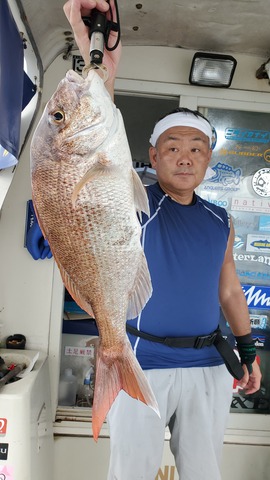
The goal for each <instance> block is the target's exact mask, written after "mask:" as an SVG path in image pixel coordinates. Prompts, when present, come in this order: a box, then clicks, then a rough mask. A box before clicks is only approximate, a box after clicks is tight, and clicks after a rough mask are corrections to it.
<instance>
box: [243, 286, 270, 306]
mask: <svg viewBox="0 0 270 480" xmlns="http://www.w3.org/2000/svg"><path fill="white" fill-rule="evenodd" d="M242 289H243V292H244V294H245V297H246V300H247V304H248V308H257V309H262V310H263V309H269V307H270V287H265V286H262V287H261V286H258V285H242Z"/></svg>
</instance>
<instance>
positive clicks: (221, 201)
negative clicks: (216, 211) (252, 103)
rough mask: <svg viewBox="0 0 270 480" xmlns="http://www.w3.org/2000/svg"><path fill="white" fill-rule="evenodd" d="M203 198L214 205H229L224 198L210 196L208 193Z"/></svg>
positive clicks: (224, 206)
mask: <svg viewBox="0 0 270 480" xmlns="http://www.w3.org/2000/svg"><path fill="white" fill-rule="evenodd" d="M204 198H205V200H207V202H209V203H213V204H214V205H217V206H218V207H223V208H227V207H228V205H229V202H228V200H226V199H221V198H220V199H217V198H211V197H210V196H209V195H208V196H207V197H204Z"/></svg>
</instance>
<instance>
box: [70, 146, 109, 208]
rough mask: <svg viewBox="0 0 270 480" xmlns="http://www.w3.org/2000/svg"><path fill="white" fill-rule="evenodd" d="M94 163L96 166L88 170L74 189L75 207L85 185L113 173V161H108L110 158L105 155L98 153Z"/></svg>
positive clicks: (73, 199) (72, 197) (72, 198)
mask: <svg viewBox="0 0 270 480" xmlns="http://www.w3.org/2000/svg"><path fill="white" fill-rule="evenodd" d="M94 162H95V163H94V165H93V166H92V167H91V168H89V170H87V172H86V173H85V174H84V176H83V177H82V178H81V180H80V181H79V182H78V183H77V184H76V185H75V187H74V190H73V192H72V196H71V201H72V206H73V207H75V203H76V199H77V196H78V195H79V192H80V191H81V189H82V188H83V187H84V185H86V184H87V183H89V182H92V181H93V180H94V179H95V178H97V177H100V176H102V175H105V174H108V173H111V169H112V164H111V161H110V160H108V158H107V157H106V155H105V153H97V154H96V155H95V157H94Z"/></svg>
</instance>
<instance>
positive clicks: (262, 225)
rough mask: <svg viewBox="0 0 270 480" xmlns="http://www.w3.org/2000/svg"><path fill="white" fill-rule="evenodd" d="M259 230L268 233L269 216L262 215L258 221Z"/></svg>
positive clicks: (269, 227) (269, 228)
mask: <svg viewBox="0 0 270 480" xmlns="http://www.w3.org/2000/svg"><path fill="white" fill-rule="evenodd" d="M259 230H260V231H264V232H270V216H269V215H264V216H261V217H260V220H259Z"/></svg>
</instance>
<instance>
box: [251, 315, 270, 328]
mask: <svg viewBox="0 0 270 480" xmlns="http://www.w3.org/2000/svg"><path fill="white" fill-rule="evenodd" d="M267 323H268V318H267V316H266V315H250V325H251V328H259V329H260V330H265V329H266V328H267Z"/></svg>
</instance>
